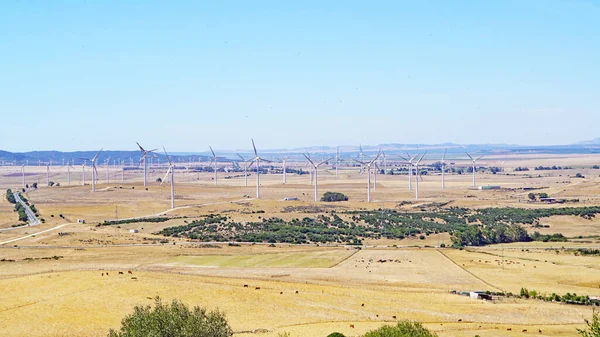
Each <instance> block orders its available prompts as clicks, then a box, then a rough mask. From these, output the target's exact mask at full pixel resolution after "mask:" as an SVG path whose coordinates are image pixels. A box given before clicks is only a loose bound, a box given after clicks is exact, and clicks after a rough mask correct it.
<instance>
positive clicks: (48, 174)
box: [46, 161, 52, 186]
mask: <svg viewBox="0 0 600 337" xmlns="http://www.w3.org/2000/svg"><path fill="white" fill-rule="evenodd" d="M51 164H52V162H51V161H50V162H47V163H46V186H50V165H51Z"/></svg>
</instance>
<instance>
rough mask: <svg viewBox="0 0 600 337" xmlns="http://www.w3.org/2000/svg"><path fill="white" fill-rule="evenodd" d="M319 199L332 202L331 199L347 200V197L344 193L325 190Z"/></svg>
mask: <svg viewBox="0 0 600 337" xmlns="http://www.w3.org/2000/svg"><path fill="white" fill-rule="evenodd" d="M321 201H326V202H332V201H348V197H347V196H346V195H345V194H344V193H339V192H325V194H323V196H322V197H321Z"/></svg>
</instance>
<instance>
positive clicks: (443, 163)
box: [442, 149, 448, 189]
mask: <svg viewBox="0 0 600 337" xmlns="http://www.w3.org/2000/svg"><path fill="white" fill-rule="evenodd" d="M447 150H448V149H444V155H443V156H442V189H443V188H445V187H446V186H445V185H444V171H446V151H447Z"/></svg>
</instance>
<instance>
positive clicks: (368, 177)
mask: <svg viewBox="0 0 600 337" xmlns="http://www.w3.org/2000/svg"><path fill="white" fill-rule="evenodd" d="M380 155H381V153H377V156H375V158H373V160H371V161H370V162H364V161H360V160H356V159H354V161H355V162H357V163H359V164H361V165H363V166H365V167H366V168H367V202H371V165H373V164H374V163H375V161H376V160H377V158H379V156H380Z"/></svg>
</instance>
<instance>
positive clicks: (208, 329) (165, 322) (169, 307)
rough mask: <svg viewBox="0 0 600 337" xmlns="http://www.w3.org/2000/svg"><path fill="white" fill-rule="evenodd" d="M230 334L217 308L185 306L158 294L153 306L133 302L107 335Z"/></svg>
mask: <svg viewBox="0 0 600 337" xmlns="http://www.w3.org/2000/svg"><path fill="white" fill-rule="evenodd" d="M146 336H169V337H198V336H206V337H208V336H210V337H230V336H233V331H232V330H231V327H230V326H229V324H228V323H227V319H226V318H225V315H224V314H223V313H221V312H220V311H210V312H209V311H207V310H206V309H205V308H201V307H198V306H195V307H194V308H193V310H190V308H189V307H188V306H186V305H185V304H183V303H181V302H180V301H178V300H173V302H171V304H163V303H162V301H161V299H160V297H156V298H155V300H154V307H151V306H145V307H144V306H136V307H135V308H134V309H133V313H132V314H130V315H128V316H126V317H125V318H124V319H123V320H122V322H121V328H120V329H119V331H115V330H112V329H111V330H110V332H109V333H108V337H146Z"/></svg>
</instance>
